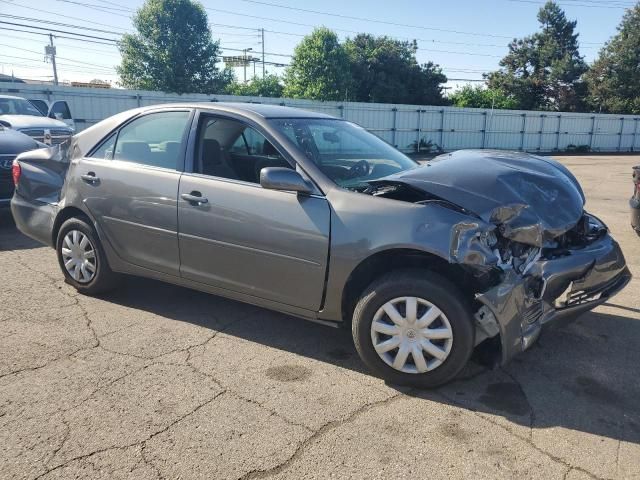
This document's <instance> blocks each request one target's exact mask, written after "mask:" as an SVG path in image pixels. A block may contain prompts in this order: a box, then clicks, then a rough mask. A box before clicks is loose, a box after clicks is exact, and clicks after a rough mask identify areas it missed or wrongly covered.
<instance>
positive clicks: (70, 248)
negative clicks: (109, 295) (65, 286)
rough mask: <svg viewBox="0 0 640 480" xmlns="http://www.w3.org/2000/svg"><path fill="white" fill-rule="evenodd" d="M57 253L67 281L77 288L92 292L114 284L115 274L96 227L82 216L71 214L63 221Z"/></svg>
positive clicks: (107, 288) (104, 289)
mask: <svg viewBox="0 0 640 480" xmlns="http://www.w3.org/2000/svg"><path fill="white" fill-rule="evenodd" d="M56 253H57V254H58V262H59V263H60V268H61V269H62V273H63V274H64V277H65V280H66V282H67V283H69V284H70V285H72V286H73V287H75V289H76V290H78V292H80V293H84V294H86V295H95V294H98V293H103V292H106V291H108V290H112V289H113V288H115V285H116V274H115V273H113V272H112V271H111V268H109V264H108V263H107V258H106V256H105V254H104V251H103V249H102V245H100V240H99V239H98V236H97V235H96V233H95V230H94V229H93V228H92V227H91V225H89V224H88V223H87V222H85V221H84V220H82V219H80V218H70V219H68V220H67V221H65V222H64V223H63V224H62V226H61V227H60V231H59V232H58V239H57V242H56Z"/></svg>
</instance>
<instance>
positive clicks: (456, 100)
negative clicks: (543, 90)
mask: <svg viewBox="0 0 640 480" xmlns="http://www.w3.org/2000/svg"><path fill="white" fill-rule="evenodd" d="M449 100H450V101H451V103H452V104H453V105H454V106H456V107H467V108H503V109H508V110H509V109H510V110H513V109H516V108H518V101H517V100H516V99H515V98H513V97H512V96H509V95H507V94H505V93H504V92H503V91H502V90H498V89H495V88H494V89H491V88H486V87H485V86H483V85H476V86H472V85H465V86H464V87H462V88H461V89H460V90H458V91H457V92H454V93H453V94H451V95H450V96H449Z"/></svg>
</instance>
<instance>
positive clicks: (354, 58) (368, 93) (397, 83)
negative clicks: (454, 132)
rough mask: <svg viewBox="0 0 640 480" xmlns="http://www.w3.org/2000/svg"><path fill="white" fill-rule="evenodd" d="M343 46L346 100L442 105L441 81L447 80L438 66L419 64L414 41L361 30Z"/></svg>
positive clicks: (443, 101)
mask: <svg viewBox="0 0 640 480" xmlns="http://www.w3.org/2000/svg"><path fill="white" fill-rule="evenodd" d="M344 48H345V50H346V52H347V55H348V56H349V62H350V65H351V68H350V70H351V79H352V88H351V90H350V95H349V99H350V100H353V101H357V102H378V103H413V104H428V105H443V104H445V103H446V100H445V98H444V96H443V95H442V87H441V84H443V83H445V82H446V81H447V77H446V76H445V75H444V74H443V73H442V71H441V70H440V68H439V67H438V66H437V65H434V64H432V63H427V64H424V65H419V64H418V62H417V60H416V51H417V49H418V46H417V43H416V42H415V40H414V41H413V42H407V41H400V40H394V39H392V38H389V37H386V36H381V37H375V36H373V35H369V34H365V33H361V34H358V35H356V36H355V37H354V38H352V39H351V38H350V39H347V40H346V42H345V44H344Z"/></svg>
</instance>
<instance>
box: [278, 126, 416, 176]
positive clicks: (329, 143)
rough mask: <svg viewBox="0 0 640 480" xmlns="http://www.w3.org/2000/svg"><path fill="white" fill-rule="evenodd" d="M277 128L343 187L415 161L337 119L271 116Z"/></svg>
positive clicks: (369, 134) (390, 171)
mask: <svg viewBox="0 0 640 480" xmlns="http://www.w3.org/2000/svg"><path fill="white" fill-rule="evenodd" d="M271 122H272V123H273V124H274V126H275V127H276V128H278V129H279V130H280V131H281V132H282V133H284V134H285V135H286V136H287V137H289V138H290V139H291V141H292V142H293V143H294V144H295V145H296V146H297V147H298V148H299V149H300V150H301V151H302V153H304V155H305V156H306V157H307V158H309V159H310V160H311V161H313V162H314V163H315V164H316V165H317V166H318V167H319V168H320V170H322V171H323V172H324V173H325V174H326V175H327V176H328V177H329V178H330V179H331V180H332V181H334V182H335V183H337V184H338V185H340V186H342V187H345V188H358V187H361V186H366V184H367V182H368V181H371V180H377V179H380V178H382V177H386V176H388V175H393V174H395V173H399V172H402V171H405V170H409V169H412V168H416V167H417V166H418V164H417V163H416V162H414V161H413V160H411V159H410V158H409V157H407V156H406V155H404V154H402V153H401V152H399V151H398V150H396V149H395V148H393V147H392V146H391V145H389V144H388V143H386V142H384V141H383V140H381V139H380V138H378V137H376V136H375V135H373V134H371V133H369V132H367V131H366V130H365V129H364V128H362V127H359V126H358V125H355V124H353V123H350V122H346V121H344V120H337V119H324V118H320V119H316V118H290V119H274V120H271Z"/></svg>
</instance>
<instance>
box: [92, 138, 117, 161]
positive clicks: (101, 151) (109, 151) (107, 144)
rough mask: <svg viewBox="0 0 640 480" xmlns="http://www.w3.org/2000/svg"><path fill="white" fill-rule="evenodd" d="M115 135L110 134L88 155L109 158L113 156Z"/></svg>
mask: <svg viewBox="0 0 640 480" xmlns="http://www.w3.org/2000/svg"><path fill="white" fill-rule="evenodd" d="M116 136H117V134H116V133H113V134H111V136H110V137H109V138H107V139H106V140H105V141H104V142H102V145H100V147H99V148H98V149H97V150H95V151H94V152H93V153H92V154H91V155H89V156H90V157H91V158H102V159H103V160H111V159H112V158H113V150H114V147H115V146H116Z"/></svg>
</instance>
